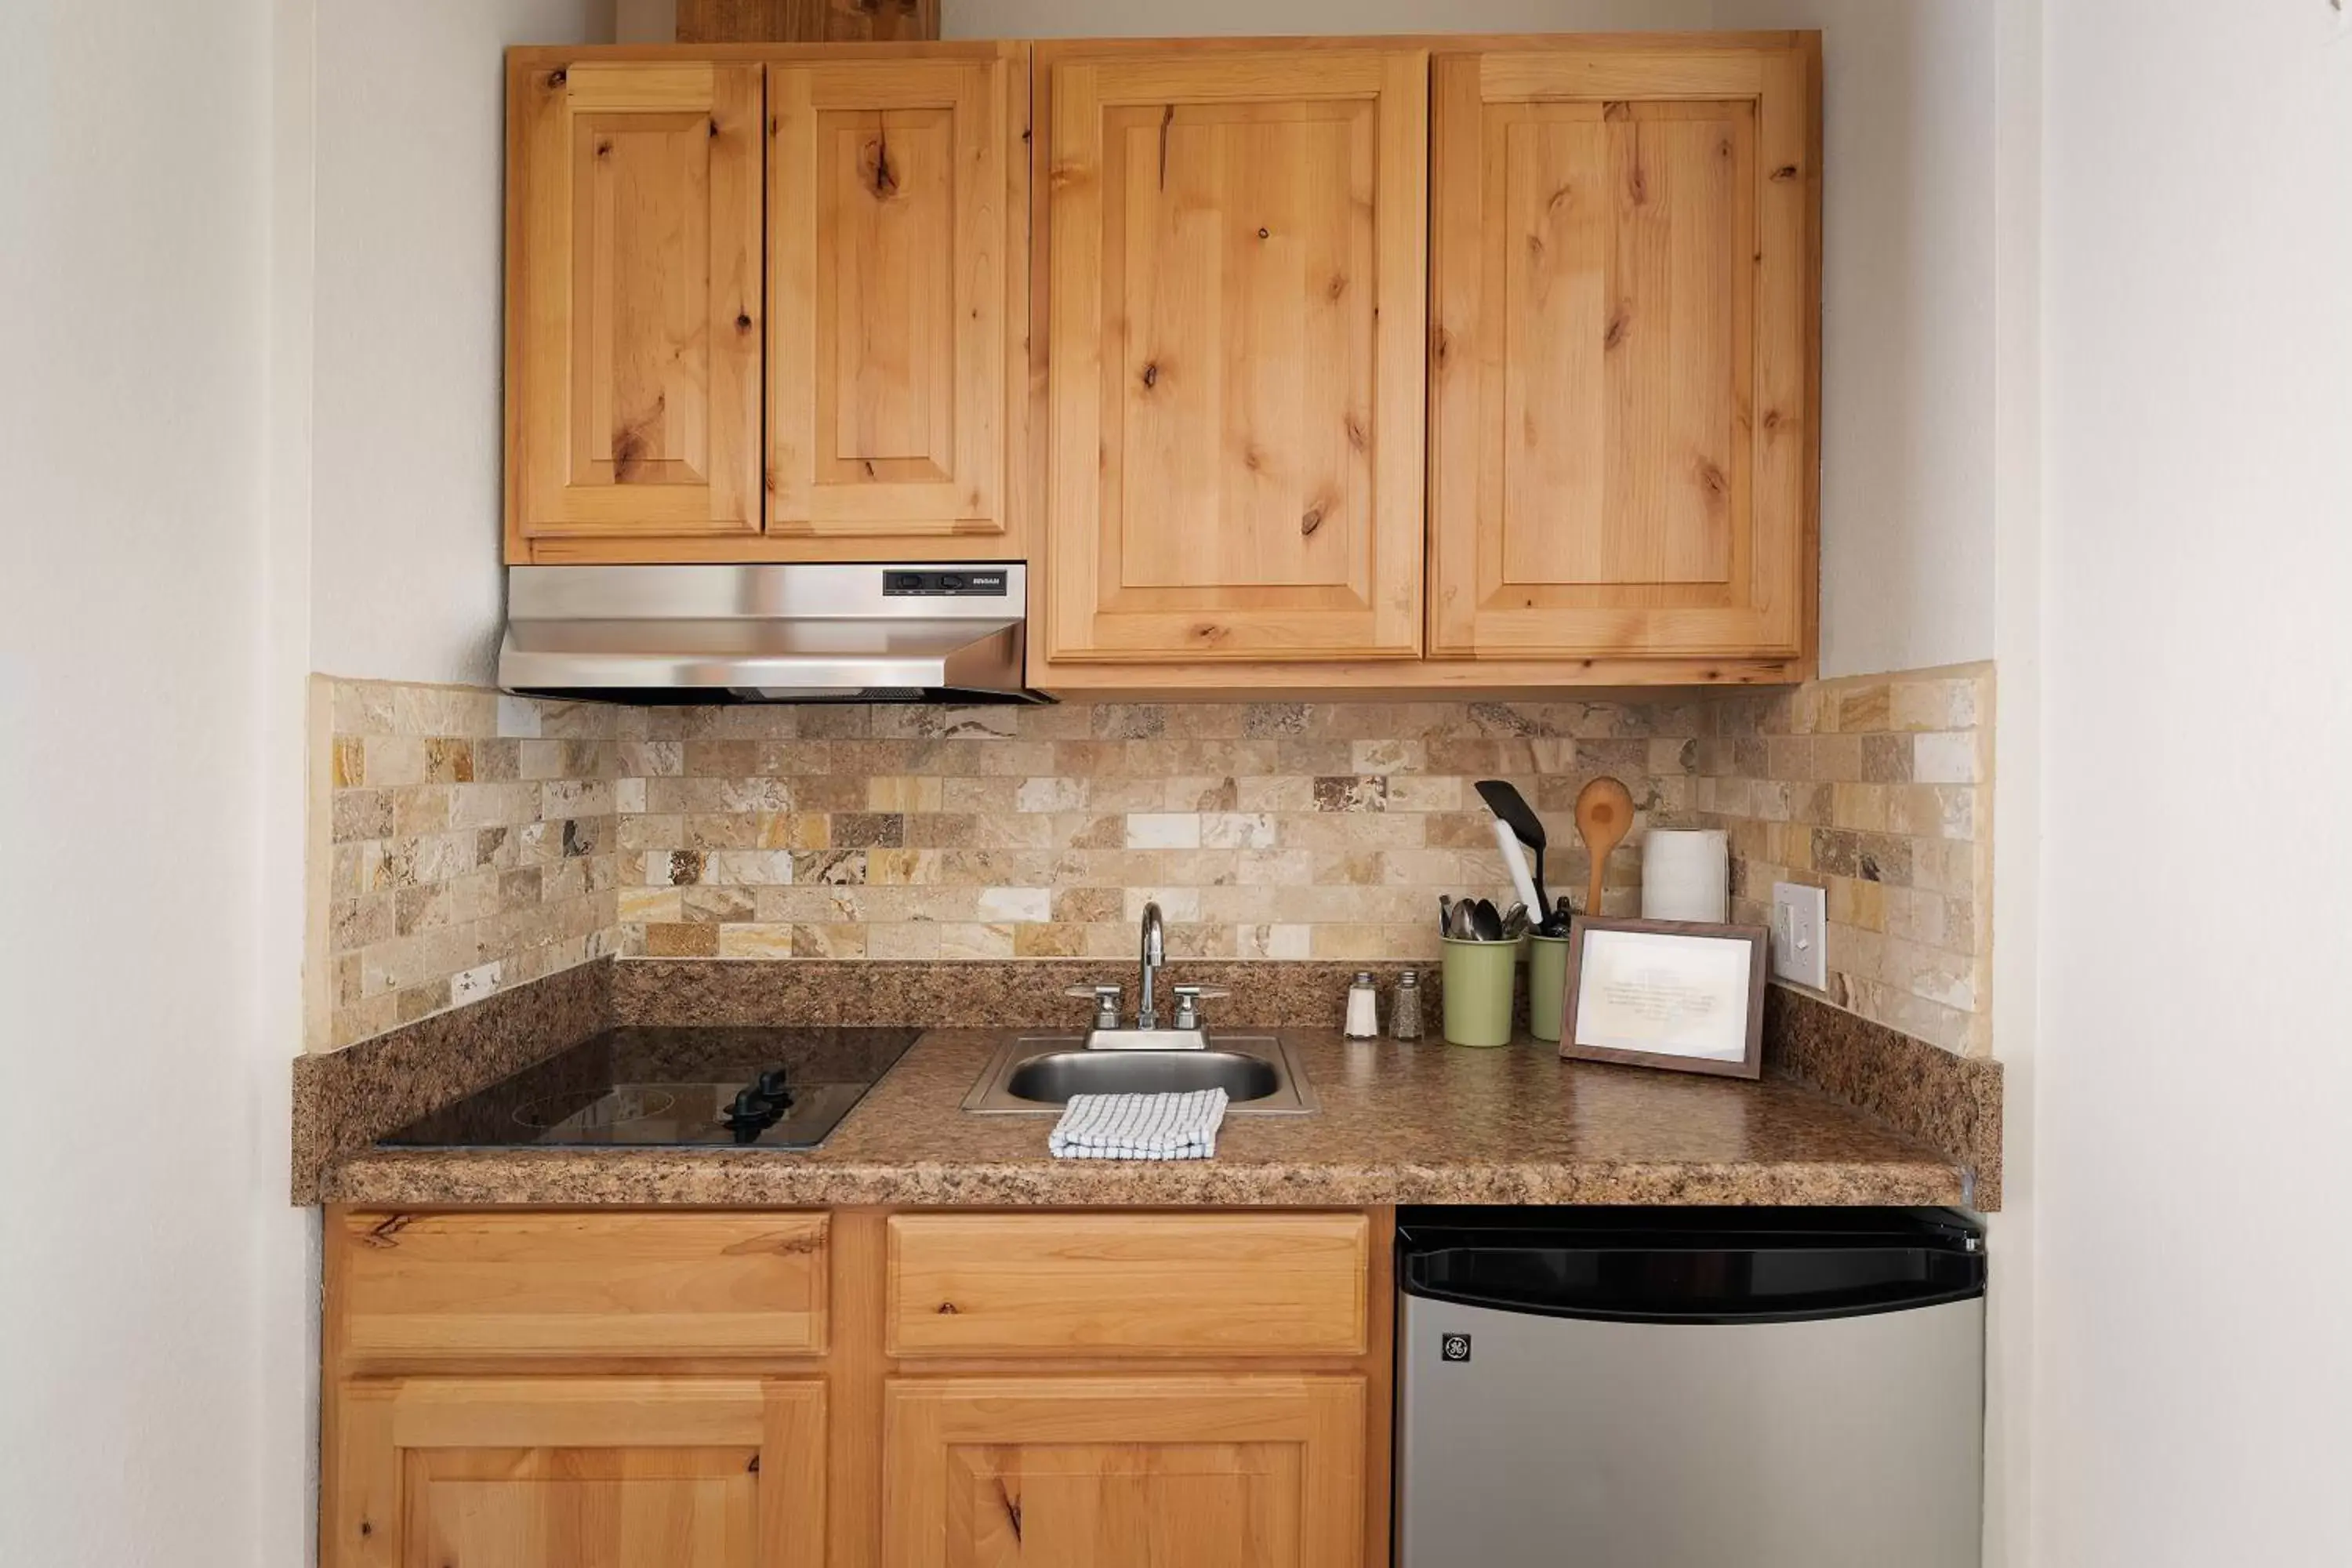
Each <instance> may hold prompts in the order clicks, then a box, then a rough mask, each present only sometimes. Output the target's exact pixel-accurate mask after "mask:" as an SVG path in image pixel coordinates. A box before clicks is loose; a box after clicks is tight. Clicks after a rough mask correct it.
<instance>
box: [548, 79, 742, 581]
mask: <svg viewBox="0 0 2352 1568" xmlns="http://www.w3.org/2000/svg"><path fill="white" fill-rule="evenodd" d="M509 98H510V101H509V113H510V115H511V117H512V120H513V123H514V137H515V142H514V152H513V166H512V170H511V180H510V184H511V189H510V193H509V208H510V212H511V215H512V216H511V218H510V231H509V268H510V272H509V313H510V319H509V365H508V396H509V443H510V447H509V454H508V468H509V490H510V494H509V515H510V518H511V520H512V532H513V533H514V534H515V535H516V536H518V537H520V538H532V537H540V536H548V535H561V534H600V533H637V534H726V533H748V532H752V531H756V530H757V529H758V528H759V526H760V437H759V431H760V330H759V316H760V306H761V279H760V256H761V239H760V203H761V192H760V178H759V172H760V160H761V147H762V145H763V139H762V137H761V81H760V72H759V69H758V68H757V67H753V66H717V65H709V64H677V65H648V64H635V63H619V62H611V63H602V64H575V65H572V66H569V67H561V66H559V67H531V68H524V69H522V70H520V71H519V72H518V74H517V76H516V77H515V79H514V80H513V82H512V84H511V91H510V95H509Z"/></svg>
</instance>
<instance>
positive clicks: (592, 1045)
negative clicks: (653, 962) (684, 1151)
mask: <svg viewBox="0 0 2352 1568" xmlns="http://www.w3.org/2000/svg"><path fill="white" fill-rule="evenodd" d="M919 1033H921V1031H920V1030H918V1029H818V1028H807V1029H803V1028H784V1029H735V1028H727V1029H676V1028H646V1027H635V1026H632V1027H628V1028H619V1029H607V1030H605V1031H604V1033H603V1034H601V1035H598V1036H596V1037H593V1039H589V1040H584V1041H583V1042H582V1043H581V1044H579V1045H577V1046H574V1047H572V1048H571V1049H570V1050H568V1051H564V1052H563V1053H562V1054H561V1055H559V1056H554V1057H551V1058H548V1059H547V1060H546V1061H543V1062H541V1063H540V1064H539V1065H538V1066H537V1067H534V1068H526V1069H525V1070H524V1071H522V1072H519V1073H517V1074H516V1075H515V1076H514V1077H512V1078H510V1079H506V1080H505V1081H504V1082H502V1083H496V1084H492V1085H491V1086H490V1087H489V1088H488V1089H483V1090H481V1091H480V1092H479V1093H478V1094H473V1095H469V1096H467V1098H466V1099H464V1100H459V1101H457V1103H456V1104H455V1105H451V1106H446V1107H444V1108H443V1109H441V1110H436V1111H435V1112H434V1113H433V1114H431V1115H430V1116H427V1117H425V1118H424V1119H423V1120H421V1121H415V1122H412V1123H410V1124H409V1125H408V1126H406V1127H404V1128H402V1129H401V1130H400V1131H397V1132H394V1133H392V1134H391V1135H390V1136H388V1137H386V1138H384V1139H383V1146H386V1147H392V1148H420V1147H422V1148H433V1149H457V1148H518V1147H532V1148H563V1147H569V1146H572V1145H596V1144H640V1145H671V1146H688V1147H698V1146H703V1145H709V1146H714V1147H731V1146H738V1145H740V1146H743V1147H750V1148H760V1149H814V1148H815V1147H816V1146H817V1145H818V1144H820V1143H822V1142H824V1140H825V1135H826V1134H827V1133H829V1132H831V1131H833V1130H834V1129H835V1127H836V1126H838V1125H840V1122H841V1119H842V1118H843V1117H845V1116H846V1115H848V1114H849V1110H850V1108H851V1107H852V1106H854V1105H856V1103H857V1102H858V1100H861V1099H863V1098H864V1097H865V1094H866V1090H867V1089H871V1088H873V1087H874V1085H875V1083H876V1082H877V1080H878V1079H880V1078H881V1077H882V1075H883V1074H884V1073H886V1072H888V1071H889V1070H890V1068H891V1067H892V1065H893V1064H894V1063H896V1062H897V1061H898V1058H900V1057H901V1056H904V1055H905V1054H906V1051H907V1047H908V1046H911V1045H913V1044H914V1043H915V1037H916V1036H917V1035H918V1034H919Z"/></svg>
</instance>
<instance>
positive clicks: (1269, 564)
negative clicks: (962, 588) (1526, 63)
mask: <svg viewBox="0 0 2352 1568" xmlns="http://www.w3.org/2000/svg"><path fill="white" fill-rule="evenodd" d="M1050 86H1051V91H1052V94H1053V106H1054V107H1053V113H1052V117H1051V130H1050V135H1051V159H1052V163H1051V181H1052V187H1051V188H1052V195H1051V202H1052V208H1051V213H1050V224H1049V232H1050V247H1051V256H1050V258H1049V267H1050V268H1051V277H1050V281H1049V287H1048V298H1049V300H1050V311H1051V318H1052V334H1051V338H1050V342H1049V348H1048V352H1049V359H1050V372H1049V394H1048V396H1049V404H1050V408H1051V416H1052V420H1053V457H1052V472H1051V478H1050V487H1051V488H1050V499H1049V502H1048V505H1049V509H1050V515H1049V528H1050V530H1051V543H1050V547H1049V551H1048V556H1049V561H1048V565H1049V579H1050V586H1049V595H1050V616H1049V625H1048V637H1049V641H1050V644H1051V650H1050V656H1051V657H1052V658H1067V659H1102V660H1129V661H1137V662H1154V661H1160V662H1165V661H1168V660H1171V659H1181V660H1191V659H1210V660H1216V659H1245V658H1265V657H1267V656H1269V655H1272V656H1276V657H1281V658H1297V659H1337V658H1365V657H1381V656H1393V657H1400V658H1409V657H1411V656H1412V655H1413V654H1415V653H1417V652H1418V651H1419V647H1420V637H1419V629H1420V628H1419V615H1420V610H1419V606H1420V602H1421V522H1420V518H1421V489H1422V486H1421V455H1422V440H1421V417H1422V416H1421V402H1422V396H1423V391H1422V375H1421V355H1422V346H1421V321H1422V318H1423V304H1422V289H1423V189H1424V181H1423V163H1424V162H1425V149H1424V146H1423V136H1424V126H1425V121H1426V106H1425V98H1426V82H1425V62H1424V58H1423V56H1421V55H1420V54H1418V53H1415V52H1411V51H1373V50H1327V51H1316V52H1314V53H1310V54H1292V55H1283V54H1265V55H1213V56H1199V57H1191V56H1172V57H1171V56H1149V55H1146V56H1138V57H1132V58H1129V57H1109V58H1074V59H1069V60H1065V61H1059V62H1056V63H1055V65H1054V66H1053V68H1052V71H1051V78H1050Z"/></svg>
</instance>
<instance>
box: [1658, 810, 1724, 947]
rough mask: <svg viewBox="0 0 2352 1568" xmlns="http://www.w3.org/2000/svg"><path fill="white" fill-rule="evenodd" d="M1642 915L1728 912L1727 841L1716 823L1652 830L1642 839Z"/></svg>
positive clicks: (1708, 917) (1718, 916)
mask: <svg viewBox="0 0 2352 1568" xmlns="http://www.w3.org/2000/svg"><path fill="white" fill-rule="evenodd" d="M1642 918H1643V920H1645V921H1713V922H1715V923H1717V924H1721V923H1722V922H1723V921H1727V920H1728V919H1730V918H1731V847H1730V844H1729V841H1728V840H1727V838H1726V837H1725V835H1724V832H1723V829H1721V828H1719V827H1695V828H1672V829H1660V830H1655V831H1653V832H1652V833H1651V834H1650V835H1649V836H1648V837H1645V838H1643V840H1642Z"/></svg>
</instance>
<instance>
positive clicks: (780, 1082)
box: [759, 1068, 793, 1100]
mask: <svg viewBox="0 0 2352 1568" xmlns="http://www.w3.org/2000/svg"><path fill="white" fill-rule="evenodd" d="M759 1088H760V1095H761V1099H763V1100H791V1099H792V1097H793V1095H792V1079H791V1078H790V1077H789V1076H788V1075H787V1074H786V1073H785V1071H784V1069H783V1068H769V1069H768V1070H767V1071H766V1072H763V1073H761V1075H760V1085H759Z"/></svg>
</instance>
